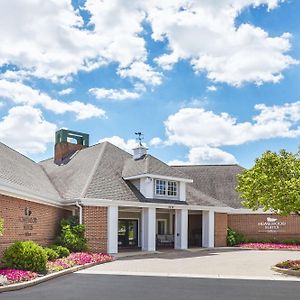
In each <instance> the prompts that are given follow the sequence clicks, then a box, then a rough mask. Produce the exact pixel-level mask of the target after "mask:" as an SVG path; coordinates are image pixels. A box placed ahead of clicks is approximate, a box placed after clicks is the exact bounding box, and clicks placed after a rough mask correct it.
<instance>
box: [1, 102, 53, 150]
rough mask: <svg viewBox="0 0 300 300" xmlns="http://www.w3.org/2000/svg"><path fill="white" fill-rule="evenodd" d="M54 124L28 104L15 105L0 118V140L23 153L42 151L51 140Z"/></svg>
mask: <svg viewBox="0 0 300 300" xmlns="http://www.w3.org/2000/svg"><path fill="white" fill-rule="evenodd" d="M55 130H56V125H55V124H53V123H50V122H48V121H46V120H45V119H44V118H43V115H42V112H41V111H40V110H39V109H37V108H33V107H30V106H17V107H13V108H11V109H10V110H9V111H8V114H7V115H6V116H5V117H3V119H2V120H0V140H1V141H2V142H4V143H5V144H7V145H8V146H10V147H12V148H13V149H16V150H18V151H20V152H21V153H23V154H29V153H42V152H45V151H46V148H47V144H48V143H51V142H53V137H54V133H55Z"/></svg>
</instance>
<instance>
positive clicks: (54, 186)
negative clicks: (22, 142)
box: [38, 163, 63, 199]
mask: <svg viewBox="0 0 300 300" xmlns="http://www.w3.org/2000/svg"><path fill="white" fill-rule="evenodd" d="M38 165H39V167H40V168H41V169H42V171H43V172H44V174H46V176H47V178H48V179H49V182H50V183H51V185H52V186H53V188H54V189H55V191H56V192H57V194H58V195H59V197H60V198H61V199H63V196H62V194H61V193H60V191H59V190H58V188H57V186H56V185H55V183H54V182H52V180H51V178H50V176H49V174H48V173H47V172H46V170H45V168H44V166H43V165H42V164H39V163H38Z"/></svg>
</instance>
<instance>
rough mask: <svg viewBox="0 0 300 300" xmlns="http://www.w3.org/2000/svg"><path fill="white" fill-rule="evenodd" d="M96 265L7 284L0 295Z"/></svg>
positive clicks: (0, 289) (76, 267)
mask: <svg viewBox="0 0 300 300" xmlns="http://www.w3.org/2000/svg"><path fill="white" fill-rule="evenodd" d="M105 263H106V262H104V263H102V264H105ZM96 265H99V263H89V264H85V265H81V266H75V267H71V268H69V269H65V270H62V271H59V272H55V273H51V274H48V275H45V276H42V277H38V278H35V279H33V280H30V281H24V282H21V283H13V284H9V285H6V286H0V293H3V292H10V291H16V290H21V289H24V288H27V287H31V286H34V285H37V284H40V283H42V282H45V281H48V280H51V279H54V278H57V277H60V276H63V275H67V274H70V273H74V272H76V271H80V270H83V269H87V268H90V267H93V266H96Z"/></svg>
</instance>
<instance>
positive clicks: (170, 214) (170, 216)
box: [168, 211, 173, 234]
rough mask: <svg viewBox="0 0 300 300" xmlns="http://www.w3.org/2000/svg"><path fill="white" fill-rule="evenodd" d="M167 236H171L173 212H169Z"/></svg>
mask: <svg viewBox="0 0 300 300" xmlns="http://www.w3.org/2000/svg"><path fill="white" fill-rule="evenodd" d="M168 233H169V234H173V212H172V211H170V212H169V232H168Z"/></svg>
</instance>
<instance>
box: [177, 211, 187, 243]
mask: <svg viewBox="0 0 300 300" xmlns="http://www.w3.org/2000/svg"><path fill="white" fill-rule="evenodd" d="M187 241H188V210H187V209H186V208H184V209H176V210H175V243H174V247H175V249H187V244H188V243H187Z"/></svg>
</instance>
